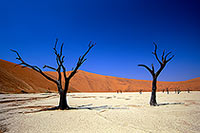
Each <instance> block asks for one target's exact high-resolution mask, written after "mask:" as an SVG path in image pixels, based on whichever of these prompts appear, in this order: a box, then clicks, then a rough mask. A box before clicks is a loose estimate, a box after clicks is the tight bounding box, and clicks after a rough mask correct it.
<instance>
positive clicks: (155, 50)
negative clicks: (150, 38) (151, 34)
mask: <svg viewBox="0 0 200 133" xmlns="http://www.w3.org/2000/svg"><path fill="white" fill-rule="evenodd" d="M153 44H154V46H155V49H154V52H152V53H153V54H154V55H155V57H156V59H157V61H158V62H159V63H160V64H162V62H161V61H160V60H159V58H158V55H157V44H156V43H155V42H153Z"/></svg>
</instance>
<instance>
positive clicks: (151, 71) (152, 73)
mask: <svg viewBox="0 0 200 133" xmlns="http://www.w3.org/2000/svg"><path fill="white" fill-rule="evenodd" d="M138 66H142V67H145V68H146V69H147V70H148V71H149V72H150V73H151V75H152V76H154V72H153V70H151V69H150V68H149V67H148V66H146V65H144V64H139V65H138Z"/></svg>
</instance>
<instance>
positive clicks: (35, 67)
mask: <svg viewBox="0 0 200 133" xmlns="http://www.w3.org/2000/svg"><path fill="white" fill-rule="evenodd" d="M11 51H12V52H14V53H16V54H17V58H16V59H17V60H19V61H21V63H20V65H23V67H29V68H31V69H33V70H35V71H36V72H38V73H40V74H41V75H42V76H44V77H45V78H46V79H48V80H50V81H52V82H54V83H56V84H57V81H56V80H54V79H52V78H51V77H49V76H47V75H46V74H45V73H43V71H42V70H41V69H40V68H39V67H38V66H32V65H29V64H28V63H26V62H25V61H24V60H23V59H22V58H21V56H20V55H19V53H18V52H17V51H16V50H12V49H11Z"/></svg>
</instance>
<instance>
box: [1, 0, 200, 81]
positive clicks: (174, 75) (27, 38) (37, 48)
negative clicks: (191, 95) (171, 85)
mask: <svg viewBox="0 0 200 133" xmlns="http://www.w3.org/2000/svg"><path fill="white" fill-rule="evenodd" d="M199 7H200V2H199V0H4V1H1V2H0V18H1V19H0V46H1V48H0V58H1V59H4V60H8V61H11V62H14V63H19V62H18V61H17V60H16V59H15V57H16V56H15V54H14V53H12V52H10V51H9V49H16V50H18V51H19V52H20V54H21V56H22V57H23V58H24V60H25V61H27V62H28V63H30V64H36V65H38V66H40V67H42V66H43V65H45V64H46V65H52V66H55V63H56V62H55V56H54V54H53V50H52V48H53V46H54V42H55V39H56V38H58V39H59V40H60V43H61V42H64V43H65V45H64V55H65V56H66V59H65V65H66V67H67V68H68V70H71V68H72V67H73V66H74V65H75V63H76V61H77V59H78V57H79V56H80V55H81V54H83V52H85V50H86V49H87V46H88V42H89V40H93V41H95V42H96V43H97V45H96V46H95V47H94V48H93V49H92V51H91V52H90V53H89V55H88V56H87V58H88V60H87V61H86V62H85V63H84V64H83V65H82V66H81V68H80V69H81V70H85V71H88V72H93V73H97V74H103V75H110V76H117V77H124V78H131V79H144V80H151V75H150V74H149V72H147V71H146V69H144V68H140V67H138V66H137V65H138V64H140V63H144V64H146V65H149V66H150V65H151V64H152V63H154V64H155V65H156V64H157V62H156V60H155V58H154V56H153V55H152V51H153V49H154V47H153V44H152V43H153V42H156V43H158V54H159V55H160V56H161V54H162V51H163V49H166V50H168V51H170V50H172V51H173V54H175V58H174V59H173V60H172V61H171V62H170V63H168V65H167V67H166V68H165V69H164V70H163V72H162V73H161V74H160V76H159V79H158V80H161V81H181V80H188V79H191V78H196V77H199V76H200V70H199V68H200V8H199ZM157 67H158V65H157Z"/></svg>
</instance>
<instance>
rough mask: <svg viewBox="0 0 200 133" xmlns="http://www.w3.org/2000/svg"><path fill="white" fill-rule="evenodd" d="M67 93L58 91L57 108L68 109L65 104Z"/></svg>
mask: <svg viewBox="0 0 200 133" xmlns="http://www.w3.org/2000/svg"><path fill="white" fill-rule="evenodd" d="M66 95H67V93H64V92H62V93H60V101H59V106H58V109H61V110H64V109H69V106H68V104H67V98H66Z"/></svg>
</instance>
